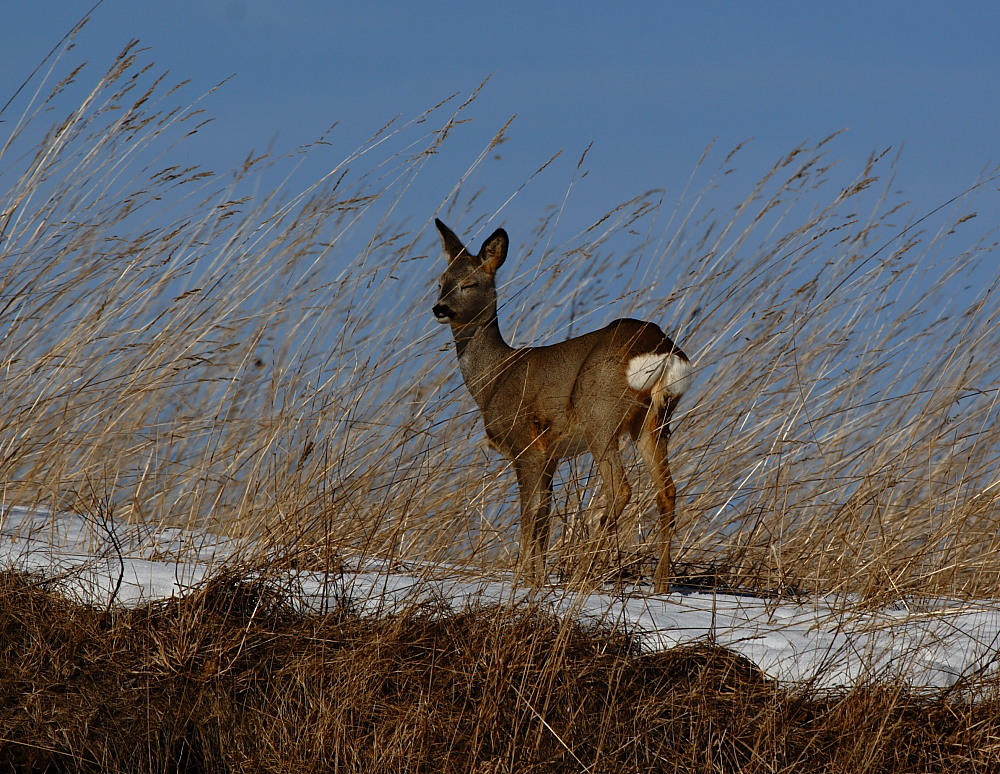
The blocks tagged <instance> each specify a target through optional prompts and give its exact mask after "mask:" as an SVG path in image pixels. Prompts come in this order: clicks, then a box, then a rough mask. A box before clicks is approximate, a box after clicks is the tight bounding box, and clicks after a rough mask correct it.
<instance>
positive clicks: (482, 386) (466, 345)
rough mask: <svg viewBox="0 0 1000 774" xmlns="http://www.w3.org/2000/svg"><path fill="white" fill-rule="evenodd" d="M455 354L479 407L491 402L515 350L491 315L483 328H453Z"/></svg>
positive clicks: (470, 326) (477, 326) (475, 326)
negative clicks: (505, 339)
mask: <svg viewBox="0 0 1000 774" xmlns="http://www.w3.org/2000/svg"><path fill="white" fill-rule="evenodd" d="M453 331H454V334H455V351H456V352H457V354H458V365H459V368H461V370H462V377H463V378H464V379H465V385H466V387H468V388H469V392H470V393H472V397H473V399H475V401H476V403H477V404H478V405H479V407H480V408H483V407H484V406H486V405H487V404H489V402H490V398H491V397H492V395H493V393H494V392H495V391H496V388H497V385H498V384H499V382H500V379H501V377H502V374H503V371H504V369H505V367H506V366H507V365H509V364H510V363H511V361H512V355H513V353H514V349H513V348H512V347H510V346H509V345H508V344H507V342H506V341H504V339H503V335H502V334H501V333H500V323H499V322H498V321H497V318H496V316H495V315H494V316H493V317H492V318H491V319H490V320H489V321H488V322H486V323H484V324H483V325H463V326H454V327H453Z"/></svg>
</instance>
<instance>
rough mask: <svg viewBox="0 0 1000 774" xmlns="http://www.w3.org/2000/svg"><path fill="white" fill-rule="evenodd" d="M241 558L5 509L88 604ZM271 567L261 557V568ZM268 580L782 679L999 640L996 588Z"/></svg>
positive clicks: (968, 664) (175, 583)
mask: <svg viewBox="0 0 1000 774" xmlns="http://www.w3.org/2000/svg"><path fill="white" fill-rule="evenodd" d="M238 560H239V552H238V550H237V545H236V544H235V543H234V542H232V541H229V540H227V539H226V538H223V537H220V536H216V535H210V534H207V533H200V532H193V531H186V530H181V529H174V528H153V527H149V526H146V525H131V524H124V523H121V522H117V521H114V520H113V519H95V518H85V517H82V516H79V515H71V514H57V515H53V514H48V513H42V512H38V511H32V510H29V509H24V508H16V507H12V508H8V509H6V510H4V511H3V512H0V568H8V567H14V568H18V569H22V570H28V571H34V572H38V573H41V574H42V575H44V576H45V577H47V578H52V579H54V580H53V582H54V583H55V584H56V585H57V587H58V588H59V589H60V590H61V591H62V592H63V593H66V594H67V595H69V596H71V597H74V598H77V599H80V600H82V601H86V602H89V603H92V604H96V605H101V606H106V605H109V604H124V605H136V604H140V603H143V602H147V601H151V600H156V599H164V598H169V597H171V596H177V595H180V594H183V593H184V592H185V591H187V590H189V589H190V588H192V587H195V586H197V585H198V584H199V583H201V582H202V581H203V580H204V579H205V578H206V577H208V576H209V575H211V574H212V573H213V572H216V571H218V570H219V569H221V568H222V567H223V566H226V565H227V564H228V565H232V566H238ZM275 575H276V573H275V572H274V571H268V578H269V579H270V578H272V577H273V576H275ZM275 582H279V583H282V584H285V585H286V587H287V588H289V589H290V590H291V592H292V594H293V598H295V599H298V600H300V602H301V605H302V606H303V608H305V609H312V610H317V611H321V610H323V609H325V608H326V607H328V606H331V605H334V604H337V601H338V600H341V599H343V598H344V597H345V596H346V597H347V598H349V599H350V600H351V601H352V603H353V604H354V605H355V606H357V608H358V609H360V610H362V611H365V612H368V613H370V614H373V615H374V614H378V613H381V612H387V611H391V610H394V609H398V608H399V607H400V606H401V605H403V604H406V603H412V602H418V601H422V600H444V601H446V602H447V603H448V604H449V605H450V606H451V607H452V608H453V609H462V608H464V607H467V606H473V605H482V604H492V603H496V602H505V601H517V600H524V599H529V598H530V599H531V600H533V601H536V602H539V603H541V604H543V605H546V606H548V607H549V608H550V609H552V610H553V611H555V612H557V613H558V614H560V615H565V616H574V617H576V618H577V619H578V620H582V621H584V622H594V623H598V622H601V623H605V624H609V623H610V624H614V625H616V626H619V627H621V628H623V629H625V630H627V631H630V632H632V633H633V634H635V635H637V636H638V637H639V639H640V641H641V643H642V644H643V646H644V647H645V648H648V649H650V650H655V649H660V648H668V647H671V646H673V645H677V644H682V643H690V642H695V641H709V642H713V643H715V644H718V645H722V646H725V647H727V648H730V649H731V650H734V651H736V652H738V653H740V654H742V655H744V656H746V657H747V658H749V659H750V660H752V661H753V662H755V663H756V664H757V665H758V666H759V667H760V668H761V669H763V670H764V671H765V672H766V673H767V674H769V675H770V676H772V677H774V678H776V679H778V680H781V681H783V682H786V683H794V682H801V681H812V682H813V683H814V684H815V685H817V686H819V687H837V686H850V685H855V684H857V683H858V682H859V681H863V680H870V679H880V678H887V677H898V678H902V679H904V680H906V681H908V682H909V683H910V684H912V685H913V686H915V687H927V688H941V687H948V686H951V685H954V684H955V683H956V682H958V681H959V680H960V679H962V678H963V677H965V678H970V679H974V678H976V677H979V676H983V675H992V674H994V673H995V672H996V670H997V650H998V646H1000V602H997V601H994V600H983V601H958V600H947V599H935V600H923V599H922V600H919V601H918V600H909V601H905V600H904V601H901V602H899V603H897V604H896V605H894V606H892V607H889V608H882V609H877V610H866V609H865V608H864V605H859V604H858V600H856V599H851V598H848V597H816V598H812V599H809V600H808V601H807V602H805V603H798V604H793V603H792V602H789V601H783V600H782V601H779V600H769V599H761V598H757V597H753V596H741V595H734V594H714V593H710V592H677V593H673V594H669V595H654V594H652V593H651V592H650V590H649V589H648V588H636V589H631V590H628V591H623V592H618V593H602V594H590V595H584V594H578V593H574V592H570V591H566V590H564V589H561V588H558V587H552V588H548V589H543V590H530V589H524V588H518V587H516V586H514V585H513V584H512V583H511V582H510V578H499V579H493V580H489V579H478V580H477V579H474V578H470V577H469V575H468V573H461V572H459V571H457V570H454V569H451V570H449V568H447V567H439V566H435V567H425V566H418V565H409V566H407V565H405V564H404V565H398V564H397V565H396V566H395V567H392V568H390V566H389V564H388V563H386V562H382V561H373V560H369V561H361V560H359V561H358V562H357V563H356V564H355V566H353V567H352V568H351V569H350V570H349V571H345V572H342V573H337V574H331V575H326V574H323V573H318V572H305V571H286V572H283V573H281V574H280V576H277V577H276V578H275Z"/></svg>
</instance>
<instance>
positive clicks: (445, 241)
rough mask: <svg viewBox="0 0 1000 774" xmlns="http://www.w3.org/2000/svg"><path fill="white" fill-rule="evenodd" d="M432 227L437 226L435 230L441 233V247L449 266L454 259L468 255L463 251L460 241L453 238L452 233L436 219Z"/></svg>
mask: <svg viewBox="0 0 1000 774" xmlns="http://www.w3.org/2000/svg"><path fill="white" fill-rule="evenodd" d="M434 225H435V226H437V230H438V231H439V232H440V233H441V245H442V246H443V247H444V252H445V255H446V257H447V258H448V263H449V264H450V263H454V261H455V259H456V258H459V257H461V256H463V255H465V256H468V255H469V251H468V250H466V249H465V245H463V244H462V240H461V239H459V238H458V237H457V236H455V232H454V231H452V230H451V229H450V228H448V227H447V226H446V225H445V224H444V223H442V222H441V221H440V220H438V219H437V218H434Z"/></svg>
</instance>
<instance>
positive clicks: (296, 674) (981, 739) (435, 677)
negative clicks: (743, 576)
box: [0, 572, 1000, 772]
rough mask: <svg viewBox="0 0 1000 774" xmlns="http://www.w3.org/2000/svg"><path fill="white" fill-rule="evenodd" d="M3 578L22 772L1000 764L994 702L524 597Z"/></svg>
mask: <svg viewBox="0 0 1000 774" xmlns="http://www.w3.org/2000/svg"><path fill="white" fill-rule="evenodd" d="M44 586H45V584H44V582H43V581H41V580H39V579H37V578H32V577H28V576H25V575H21V574H17V573H13V572H7V573H4V574H3V575H2V576H0V632H2V635H3V640H2V641H3V649H2V651H0V667H2V668H0V674H2V675H3V677H2V679H0V694H2V699H3V700H2V701H0V707H2V709H0V728H3V734H2V740H0V762H2V763H3V764H4V765H5V766H6V767H8V768H9V769H10V770H12V771H50V772H54V771H76V772H86V771H134V772H140V771H150V772H153V771H197V772H223V771H234V770H238V771H249V770H252V771H275V772H279V771H301V772H310V771H331V770H333V771H358V772H377V771H386V772H389V771H391V772H397V771H435V772H450V771H455V772H459V771H461V772H468V771H491V772H508V771H509V772H523V771H552V772H556V771H567V772H579V771H581V770H586V771H607V772H620V771H643V772H647V771H671V772H677V771H684V772H690V771H706V772H708V771H733V772H735V771H740V772H755V771H760V772H765V771H766V772H776V771H788V772H792V771H804V770H805V771H817V772H875V771H879V772H896V771H899V772H904V771H914V770H962V771H990V770H995V767H996V766H997V765H1000V750H998V748H997V746H996V745H995V742H994V741H993V740H995V738H996V735H997V734H998V733H1000V714H998V713H997V710H998V708H1000V707H998V705H997V702H996V700H995V699H993V700H986V701H983V702H980V703H976V704H970V703H962V702H958V701H954V700H952V699H950V698H949V696H948V695H947V694H946V693H941V694H935V695H926V694H924V695H920V694H915V693H912V692H910V691H908V690H907V689H905V688H903V687H901V686H868V687H859V688H857V689H854V690H851V691H846V692H842V693H839V694H836V695H831V694H820V693H818V692H815V691H811V690H809V689H806V688H802V689H795V690H789V689H784V688H781V687H779V686H778V685H777V684H775V683H774V682H772V681H770V680H768V679H766V678H765V677H764V676H763V675H762V674H761V673H760V672H759V670H758V669H757V668H756V667H755V666H753V665H752V664H751V663H750V662H748V661H746V660H745V659H743V658H741V657H740V656H737V655H735V654H733V653H731V652H729V651H726V650H724V649H722V648H718V647H715V646H711V645H708V644H704V645H692V646H687V647H683V648H677V649H675V650H672V651H669V652H665V653H656V654H642V653H639V652H638V651H637V650H636V649H635V647H634V646H633V644H632V643H631V641H630V640H629V639H628V638H627V637H623V636H621V635H618V634H615V633H613V632H608V631H604V630H592V629H591V630H588V629H584V628H582V627H581V626H579V625H577V624H572V623H567V622H566V621H562V620H558V619H556V618H554V617H552V616H551V615H548V614H545V613H543V612H541V611H539V610H537V609H533V608H531V607H529V606H522V607H514V608H510V607H489V608H483V609H478V610H468V611H461V612H455V611H449V610H445V609H440V608H438V609H435V608H426V607H425V608H414V609H411V610H408V611H405V612H399V613H393V614H390V615H388V616H386V617H384V618H378V619H372V618H365V617H362V616H359V615H357V614H356V613H354V612H352V610H351V609H350V607H349V606H345V607H341V608H339V609H337V610H335V611H332V612H330V613H329V614H326V615H309V614H302V613H298V612H296V611H295V609H294V607H293V606H292V604H291V600H289V599H283V598H282V595H281V593H280V592H278V591H275V590H274V589H273V588H268V586H267V584H265V583H263V582H262V581H259V580H240V579H239V578H237V577H235V576H233V575H223V576H220V577H218V578H215V579H214V580H212V581H210V582H208V583H207V584H206V585H205V586H204V587H203V588H201V589H200V590H198V591H196V592H192V593H191V594H189V595H188V596H186V597H184V598H181V599H176V600H172V601H170V602H164V603H156V604H153V605H149V606H147V607H144V608H140V609H136V610H123V609H116V610H114V611H112V612H110V613H105V612H102V611H98V610H95V609H93V608H88V607H84V606H79V605H74V604H69V603H67V602H66V601H65V600H63V599H62V598H60V597H58V596H55V595H53V594H51V593H50V592H48V591H46V590H45V588H44Z"/></svg>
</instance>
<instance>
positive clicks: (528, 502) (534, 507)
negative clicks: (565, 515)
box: [514, 455, 559, 586]
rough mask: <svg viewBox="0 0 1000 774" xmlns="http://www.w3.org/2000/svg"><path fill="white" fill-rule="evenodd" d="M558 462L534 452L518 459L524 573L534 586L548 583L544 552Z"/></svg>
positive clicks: (521, 561)
mask: <svg viewBox="0 0 1000 774" xmlns="http://www.w3.org/2000/svg"><path fill="white" fill-rule="evenodd" d="M558 463H559V461H558V460H555V459H545V458H542V459H539V458H537V457H535V456H534V455H531V456H528V457H522V458H520V459H518V460H516V461H515V463H514V470H515V472H516V473H517V488H518V493H519V495H520V497H521V557H520V565H521V574H522V575H523V576H524V579H525V581H526V582H527V583H528V584H530V585H532V586H540V585H542V584H544V583H545V581H546V579H547V578H548V573H547V572H546V569H545V553H546V551H547V550H548V545H549V527H550V526H551V521H552V478H553V476H554V475H555V470H556V466H557V465H558Z"/></svg>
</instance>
